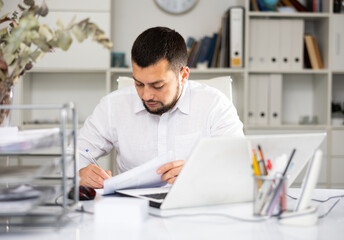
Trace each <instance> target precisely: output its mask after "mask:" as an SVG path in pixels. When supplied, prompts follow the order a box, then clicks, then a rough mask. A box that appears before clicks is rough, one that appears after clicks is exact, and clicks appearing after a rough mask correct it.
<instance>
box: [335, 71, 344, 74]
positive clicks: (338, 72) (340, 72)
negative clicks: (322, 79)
mask: <svg viewBox="0 0 344 240" xmlns="http://www.w3.org/2000/svg"><path fill="white" fill-rule="evenodd" d="M332 74H344V70H334V71H332Z"/></svg>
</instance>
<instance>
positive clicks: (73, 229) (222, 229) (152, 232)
mask: <svg viewBox="0 0 344 240" xmlns="http://www.w3.org/2000/svg"><path fill="white" fill-rule="evenodd" d="M297 193H298V189H291V190H290V191H289V194H290V195H292V196H298V194H297ZM343 194H344V190H329V189H323V190H319V189H317V190H316V191H315V193H314V196H313V197H314V198H316V199H326V198H328V197H329V196H333V195H343ZM101 198H102V196H101V195H100V194H98V195H97V197H96V199H95V201H99V200H100V199H101ZM336 201H337V199H332V200H330V201H328V202H327V203H322V204H319V203H317V202H312V204H313V205H318V207H319V215H321V214H323V213H324V212H326V211H327V210H328V208H329V207H330V206H332V205H333V204H334V203H335V202H336ZM84 203H85V204H84V206H85V208H86V210H88V211H93V206H94V201H89V202H84ZM294 203H295V201H294V200H291V199H289V200H288V206H291V205H292V204H294ZM251 207H252V206H251V205H250V204H229V205H222V206H212V207H208V208H200V209H199V210H198V211H202V212H208V213H211V212H215V213H227V214H229V215H236V216H240V217H242V218H245V217H248V218H249V217H251V214H252V208H251ZM178 211H180V213H181V214H184V213H187V212H192V211H194V212H195V211H196V210H187V211H186V210H178ZM69 217H70V219H71V221H70V223H69V224H68V225H66V226H64V227H63V228H61V229H60V230H56V229H39V230H32V231H25V232H22V233H18V232H17V233H0V239H3V240H4V239H30V240H31V239H32V240H33V239H35V240H37V239H38V240H40V239H41V240H46V239H47V240H55V239H56V240H69V239H73V240H79V239H80V240H88V239H116V240H117V239H150V240H151V239H178V240H179V239H188V240H189V239H197V240H199V239H254V240H259V239H262V240H268V239H288V240H289V239H331V240H334V239H344V198H341V199H340V201H339V202H338V204H337V205H336V206H335V208H334V209H333V210H332V211H331V212H330V213H329V215H328V216H327V217H325V218H323V219H319V221H318V224H317V225H316V226H313V227H291V226H285V225H280V224H279V223H278V221H277V219H276V218H272V219H269V220H267V221H263V222H242V221H238V220H233V219H229V218H224V217H218V216H195V217H175V218H159V217H153V216H149V217H148V219H147V220H146V221H145V222H144V224H143V227H142V228H141V229H129V230H126V229H123V228H120V229H118V228H117V229H116V226H113V229H111V230H110V231H109V232H110V233H111V234H110V236H109V234H108V235H107V236H100V235H97V234H98V233H97V229H96V227H95V224H94V216H93V215H89V214H85V213H82V214H81V213H71V214H69ZM116 217H119V216H116ZM109 221H111V216H109Z"/></svg>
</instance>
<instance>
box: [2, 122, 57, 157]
mask: <svg viewBox="0 0 344 240" xmlns="http://www.w3.org/2000/svg"><path fill="white" fill-rule="evenodd" d="M59 140H60V129H59V128H49V129H35V130H24V131H18V128H16V127H9V128H0V151H1V152H21V151H27V150H30V149H34V148H43V147H50V146H54V145H56V144H59V143H60V141H59Z"/></svg>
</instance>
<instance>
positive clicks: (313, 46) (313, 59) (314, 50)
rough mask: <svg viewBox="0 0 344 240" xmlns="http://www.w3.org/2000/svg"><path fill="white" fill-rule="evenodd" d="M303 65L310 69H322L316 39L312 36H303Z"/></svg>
mask: <svg viewBox="0 0 344 240" xmlns="http://www.w3.org/2000/svg"><path fill="white" fill-rule="evenodd" d="M304 39H305V56H306V57H305V65H306V67H309V65H310V67H311V68H312V69H323V68H324V66H323V63H322V59H321V55H320V51H319V47H318V43H317V41H316V39H315V38H314V37H313V36H312V35H305V36H304Z"/></svg>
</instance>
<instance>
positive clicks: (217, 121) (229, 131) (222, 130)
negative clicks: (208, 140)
mask: <svg viewBox="0 0 344 240" xmlns="http://www.w3.org/2000/svg"><path fill="white" fill-rule="evenodd" d="M209 122H210V134H211V136H235V137H243V136H244V132H243V124H242V122H241V121H240V119H239V116H238V113H237V110H236V108H235V106H234V104H233V103H232V101H230V100H229V99H228V98H227V97H225V96H219V98H217V100H215V101H214V102H213V105H212V110H211V112H210V118H209Z"/></svg>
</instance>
